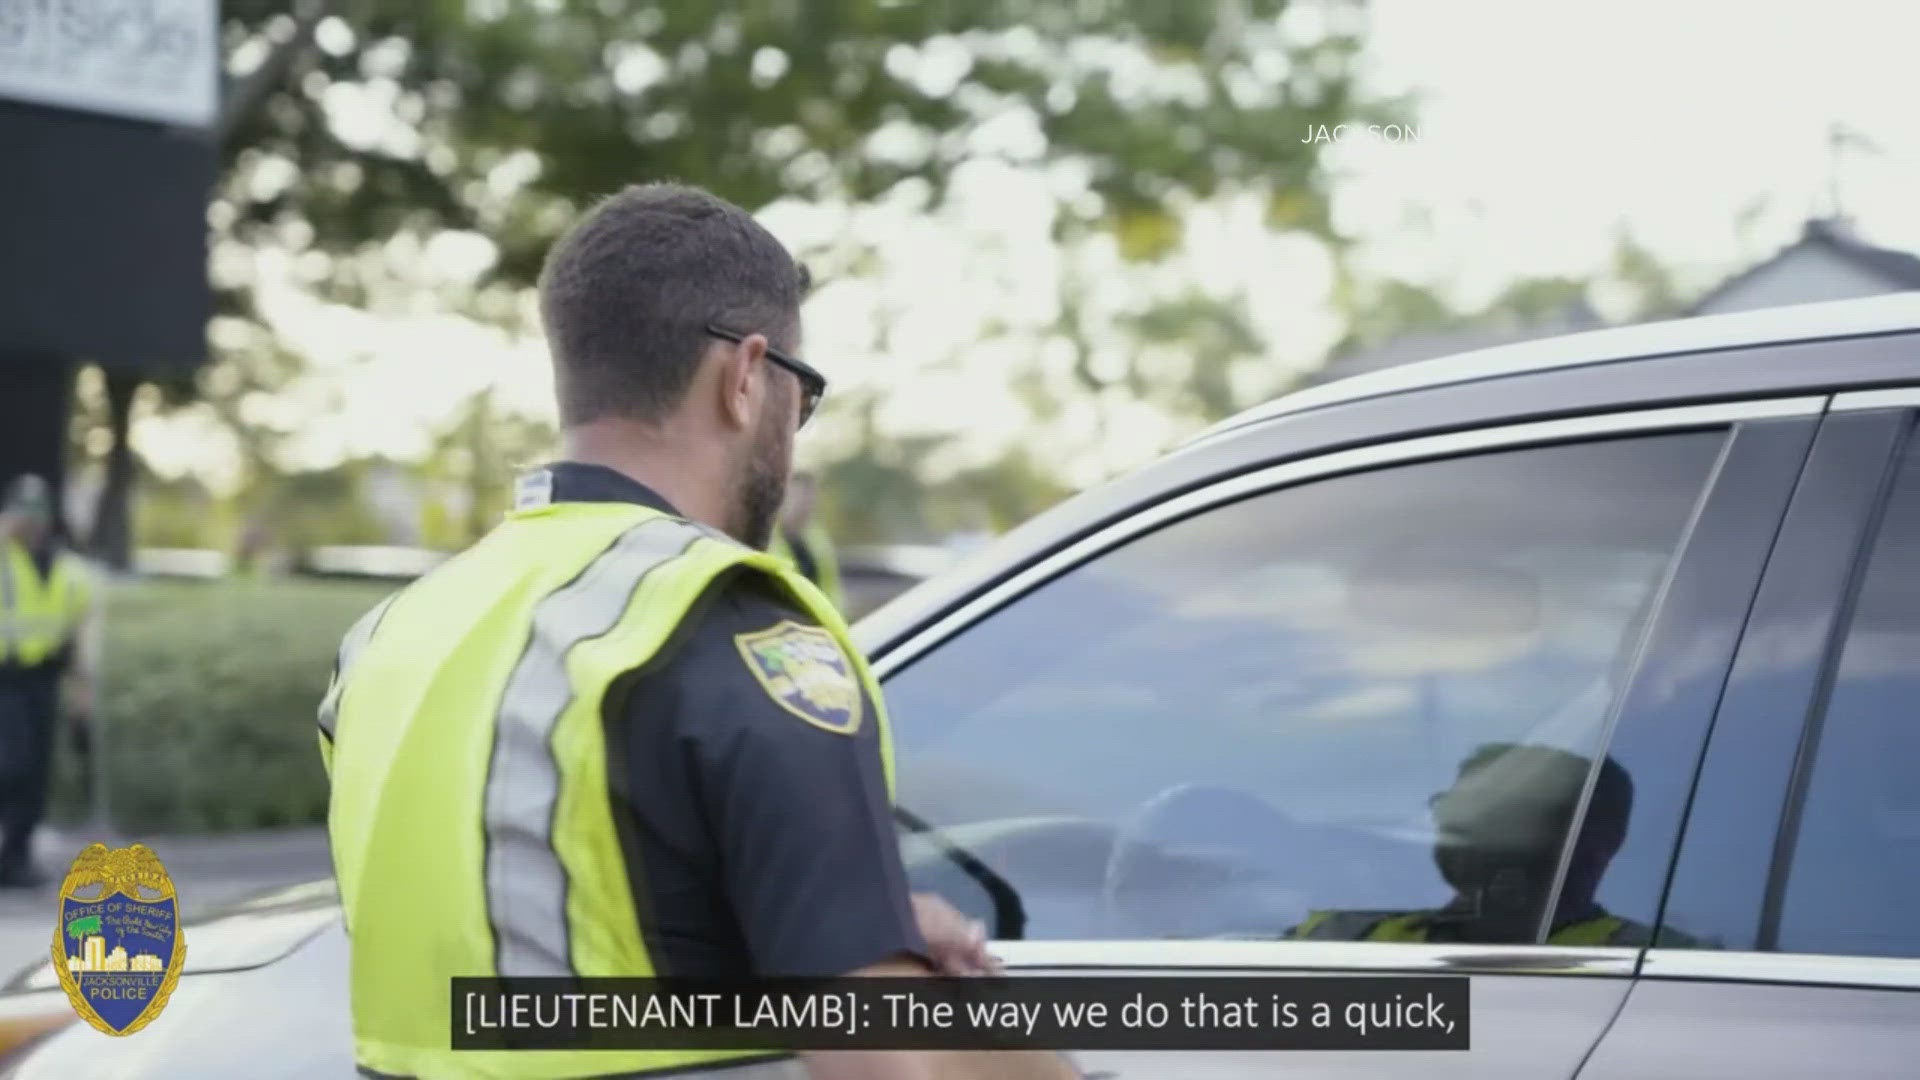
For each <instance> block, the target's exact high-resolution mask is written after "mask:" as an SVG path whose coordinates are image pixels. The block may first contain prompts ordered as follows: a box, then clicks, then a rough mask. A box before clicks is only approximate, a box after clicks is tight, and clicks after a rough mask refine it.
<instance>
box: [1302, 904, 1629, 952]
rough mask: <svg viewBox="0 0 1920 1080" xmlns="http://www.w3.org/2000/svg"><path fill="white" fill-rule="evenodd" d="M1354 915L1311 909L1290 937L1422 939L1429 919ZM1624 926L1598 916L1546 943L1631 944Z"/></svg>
mask: <svg viewBox="0 0 1920 1080" xmlns="http://www.w3.org/2000/svg"><path fill="white" fill-rule="evenodd" d="M1356 917H1358V918H1365V914H1364V913H1362V912H1342V911H1332V910H1327V911H1315V912H1311V913H1309V914H1308V916H1307V918H1306V920H1305V921H1303V922H1302V923H1301V924H1300V925H1299V926H1298V927H1297V928H1295V930H1294V931H1293V933H1292V935H1291V936H1292V937H1294V938H1296V939H1313V940H1321V941H1398V942H1416V943H1417V942H1424V941H1426V940H1427V939H1428V937H1429V936H1430V930H1429V920H1431V919H1432V917H1433V914H1432V912H1426V911H1410V912H1407V913H1405V914H1401V915H1389V916H1385V917H1382V918H1379V919H1376V920H1374V921H1372V922H1370V923H1359V922H1356V921H1355V918H1356ZM1627 926H1628V924H1627V922H1626V921H1625V920H1623V919H1620V918H1617V917H1615V916H1612V915H1602V916H1599V917H1596V918H1592V919H1586V920H1584V921H1581V922H1577V923H1569V924H1568V925H1566V926H1563V927H1561V928H1560V929H1558V930H1556V931H1554V932H1553V934H1552V936H1550V937H1548V938H1547V944H1549V945H1571V946H1588V947H1592V946H1601V945H1614V944H1631V943H1630V942H1623V941H1620V940H1619V938H1620V935H1621V932H1622V931H1623V930H1625V929H1626V928H1627ZM1346 935H1351V936H1350V937H1349V936H1346ZM1642 944H1643V943H1642Z"/></svg>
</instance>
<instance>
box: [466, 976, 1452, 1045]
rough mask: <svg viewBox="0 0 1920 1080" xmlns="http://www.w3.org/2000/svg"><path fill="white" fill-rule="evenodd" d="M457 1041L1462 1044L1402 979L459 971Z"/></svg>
mask: <svg viewBox="0 0 1920 1080" xmlns="http://www.w3.org/2000/svg"><path fill="white" fill-rule="evenodd" d="M452 994H453V1000H452V1006H453V1008H452V1020H453V1032H452V1037H453V1048H454V1049H456V1050H560V1049H573V1050H637V1049H668V1048H674V1049H697V1050H846V1049H864V1050H981V1049H1012V1048H1022V1047H1024V1048H1041V1049H1052V1050H1465V1049H1468V1048H1469V1046H1470V1045H1471V1038H1470V1033H1471V1024H1470V1018H1469V998H1470V994H1469V992H1468V982H1467V980H1466V979H1465V978H1463V977H1458V976H1413V977H1391V978H1389V977H1324V978H1323V977H1259V976H1231V977H1228V976H1219V977H1211V976H1210V977H1164V978H1156V977H1108V976H1038V977H1032V978H992V979H935V978H925V979H835V980H797V979H766V980H753V981H724V982H722V981H705V980H663V979H455V980H453V985H452Z"/></svg>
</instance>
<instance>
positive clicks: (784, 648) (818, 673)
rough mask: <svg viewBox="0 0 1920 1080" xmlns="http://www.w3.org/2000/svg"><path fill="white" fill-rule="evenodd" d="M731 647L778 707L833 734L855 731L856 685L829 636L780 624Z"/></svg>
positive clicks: (837, 645) (740, 636) (786, 622)
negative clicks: (743, 660)
mask: <svg viewBox="0 0 1920 1080" xmlns="http://www.w3.org/2000/svg"><path fill="white" fill-rule="evenodd" d="M733 643H734V644H735V645H737V646H739V648H740V655H741V656H742V657H744V658H745V659H746V661H747V670H748V671H751V672H753V677H754V678H755V679H758V680H759V681H760V685H761V686H762V687H763V688H764V689H765V690H766V691H767V696H768V697H771V698H772V699H773V700H774V701H775V702H777V703H778V704H779V705H780V707H781V708H783V709H786V710H787V711H788V712H790V713H792V714H793V715H795V716H798V717H799V718H800V719H802V720H805V721H806V722H807V723H809V724H812V725H813V726H815V727H818V728H825V729H826V730H828V731H831V732H833V733H835V734H837V735H852V734H853V733H854V732H856V731H859V730H860V680H859V679H858V678H857V677H856V676H855V675H854V673H853V664H852V663H851V662H849V661H848V659H847V654H846V653H845V652H843V651H841V649H840V643H839V642H837V641H835V640H834V638H833V635H832V634H829V633H827V632H826V631H825V630H822V629H821V628H820V627H817V626H801V625H800V624H799V623H796V622H793V621H791V620H788V619H782V620H780V621H779V622H778V623H775V624H774V625H772V626H769V627H767V628H766V629H765V630H756V631H754V632H752V633H750V634H735V635H734V637H733Z"/></svg>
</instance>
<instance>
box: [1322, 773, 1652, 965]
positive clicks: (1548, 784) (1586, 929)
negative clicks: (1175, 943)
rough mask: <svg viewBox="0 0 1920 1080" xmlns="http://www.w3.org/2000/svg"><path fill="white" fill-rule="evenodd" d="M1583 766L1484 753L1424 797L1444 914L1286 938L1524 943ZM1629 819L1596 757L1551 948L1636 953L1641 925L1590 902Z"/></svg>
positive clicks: (1373, 914)
mask: <svg viewBox="0 0 1920 1080" xmlns="http://www.w3.org/2000/svg"><path fill="white" fill-rule="evenodd" d="M1592 766H1593V762H1592V759H1590V758H1586V757H1582V756H1580V755H1579V754H1574V753H1569V752H1568V751H1565V750H1559V749H1555V748H1553V747H1549V746H1534V745H1526V744H1516V743H1489V744H1487V745H1485V746H1481V747H1480V748H1478V749H1476V750H1475V751H1474V752H1473V753H1472V754H1471V755H1470V756H1468V758H1467V759H1466V760H1465V761H1463V762H1461V763H1460V771H1459V775H1458V776H1457V777H1456V778H1455V779H1454V782H1453V786H1451V787H1449V788H1448V789H1447V790H1445V791H1443V792H1440V793H1439V794H1437V795H1435V796H1434V797H1433V799H1432V806H1433V818H1434V826H1435V831H1436V833H1437V838H1436V841H1435V844H1434V850H1433V860H1434V863H1435V864H1436V865H1437V866H1438V867H1439V868H1440V874H1441V876H1442V877H1444V878H1445V879H1446V881H1447V884H1449V885H1451V886H1452V887H1453V890H1454V895H1453V899H1452V900H1450V901H1448V902H1447V903H1446V905H1445V906H1443V907H1439V908H1433V909H1423V910H1413V911H1337V910H1325V911H1315V912H1313V913H1311V914H1310V915H1308V916H1307V918H1306V920H1305V921H1303V922H1302V923H1301V924H1300V925H1299V926H1296V927H1294V928H1293V930H1292V931H1290V932H1289V934H1288V936H1289V937H1294V938H1305V939H1312V940H1322V941H1431V942H1472V943H1480V944H1527V943H1531V942H1533V941H1535V940H1536V938H1537V935H1538V933H1539V929H1540V919H1541V913H1542V911H1543V909H1544V908H1545V906H1546V905H1547V904H1548V903H1549V902H1550V894H1551V893H1552V891H1553V881H1554V875H1555V874H1556V873H1557V872H1558V870H1559V868H1560V862H1561V856H1562V854H1563V852H1564V851H1565V845H1566V839H1567V831H1568V829H1569V828H1570V827H1571V826H1572V824H1573V821H1574V818H1575V815H1576V814H1577V813H1578V811H1579V808H1580V796H1581V793H1582V791H1583V790H1585V788H1586V784H1587V777H1588V774H1589V773H1590V772H1591V771H1592ZM1632 810H1633V781H1632V780H1631V779H1629V778H1628V776H1627V771H1626V770H1625V769H1623V768H1621V767H1620V765H1619V763H1618V762H1616V761H1614V760H1613V759H1612V758H1606V759H1603V760H1602V761H1601V763H1600V770H1599V775H1598V777H1597V778H1596V779H1595V781H1594V785H1593V794H1592V797H1591V799H1590V800H1589V802H1588V805H1587V810H1586V816H1585V819H1584V825H1583V827H1582V829H1581V832H1580V836H1579V838H1578V840H1577V841H1576V842H1575V844H1574V847H1573V851H1572V856H1571V858H1570V859H1568V861H1567V869H1566V879H1565V882H1564V883H1563V884H1562V886H1561V889H1560V896H1559V903H1558V905H1557V915H1556V918H1555V921H1554V924H1553V926H1552V927H1551V929H1550V930H1549V932H1548V935H1547V943H1548V944H1552V945H1625V946H1642V945H1646V944H1647V943H1648V941H1649V939H1650V937H1651V934H1650V932H1649V931H1648V929H1647V927H1645V926H1643V925H1641V924H1639V923H1635V922H1632V921H1630V920H1627V919H1622V918H1620V917H1618V916H1616V915H1610V914H1608V913H1607V912H1606V911H1605V910H1604V909H1603V908H1601V907H1600V905H1599V904H1598V903H1597V902H1595V900H1594V893H1595V891H1596V890H1597V889H1598V888H1599V887H1600V879H1601V876H1602V875H1603V874H1605V873H1606V869H1607V864H1608V863H1609V862H1611V861H1612V860H1613V857H1614V855H1615V854H1616V853H1617V852H1619V850H1620V845H1621V843H1622V841H1624V840H1625V839H1626V835H1627V818H1628V817H1629V815H1630V814H1631V812H1632Z"/></svg>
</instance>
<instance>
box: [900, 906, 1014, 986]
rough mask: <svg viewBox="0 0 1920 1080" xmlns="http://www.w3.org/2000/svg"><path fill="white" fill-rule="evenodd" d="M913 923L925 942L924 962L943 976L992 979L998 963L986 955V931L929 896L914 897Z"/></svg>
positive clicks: (982, 926)
mask: <svg viewBox="0 0 1920 1080" xmlns="http://www.w3.org/2000/svg"><path fill="white" fill-rule="evenodd" d="M913 920H914V922H915V923H917V924H919V927H920V936H921V937H922V938H924V939H926V942H927V958H928V959H930V960H932V961H933V965H934V968H935V969H936V970H938V971H939V972H940V974H942V975H994V974H998V973H999V971H1000V961H999V960H996V959H995V958H994V956H993V954H992V953H989V952H988V951H987V927H986V924H985V923H982V922H980V921H979V920H978V919H969V918H967V917H966V916H965V915H962V914H960V912H959V911H958V910H956V909H955V908H954V906H953V905H952V904H949V903H947V902H946V901H945V900H942V899H941V898H940V897H938V896H935V895H934V894H932V893H914V894H913Z"/></svg>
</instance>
